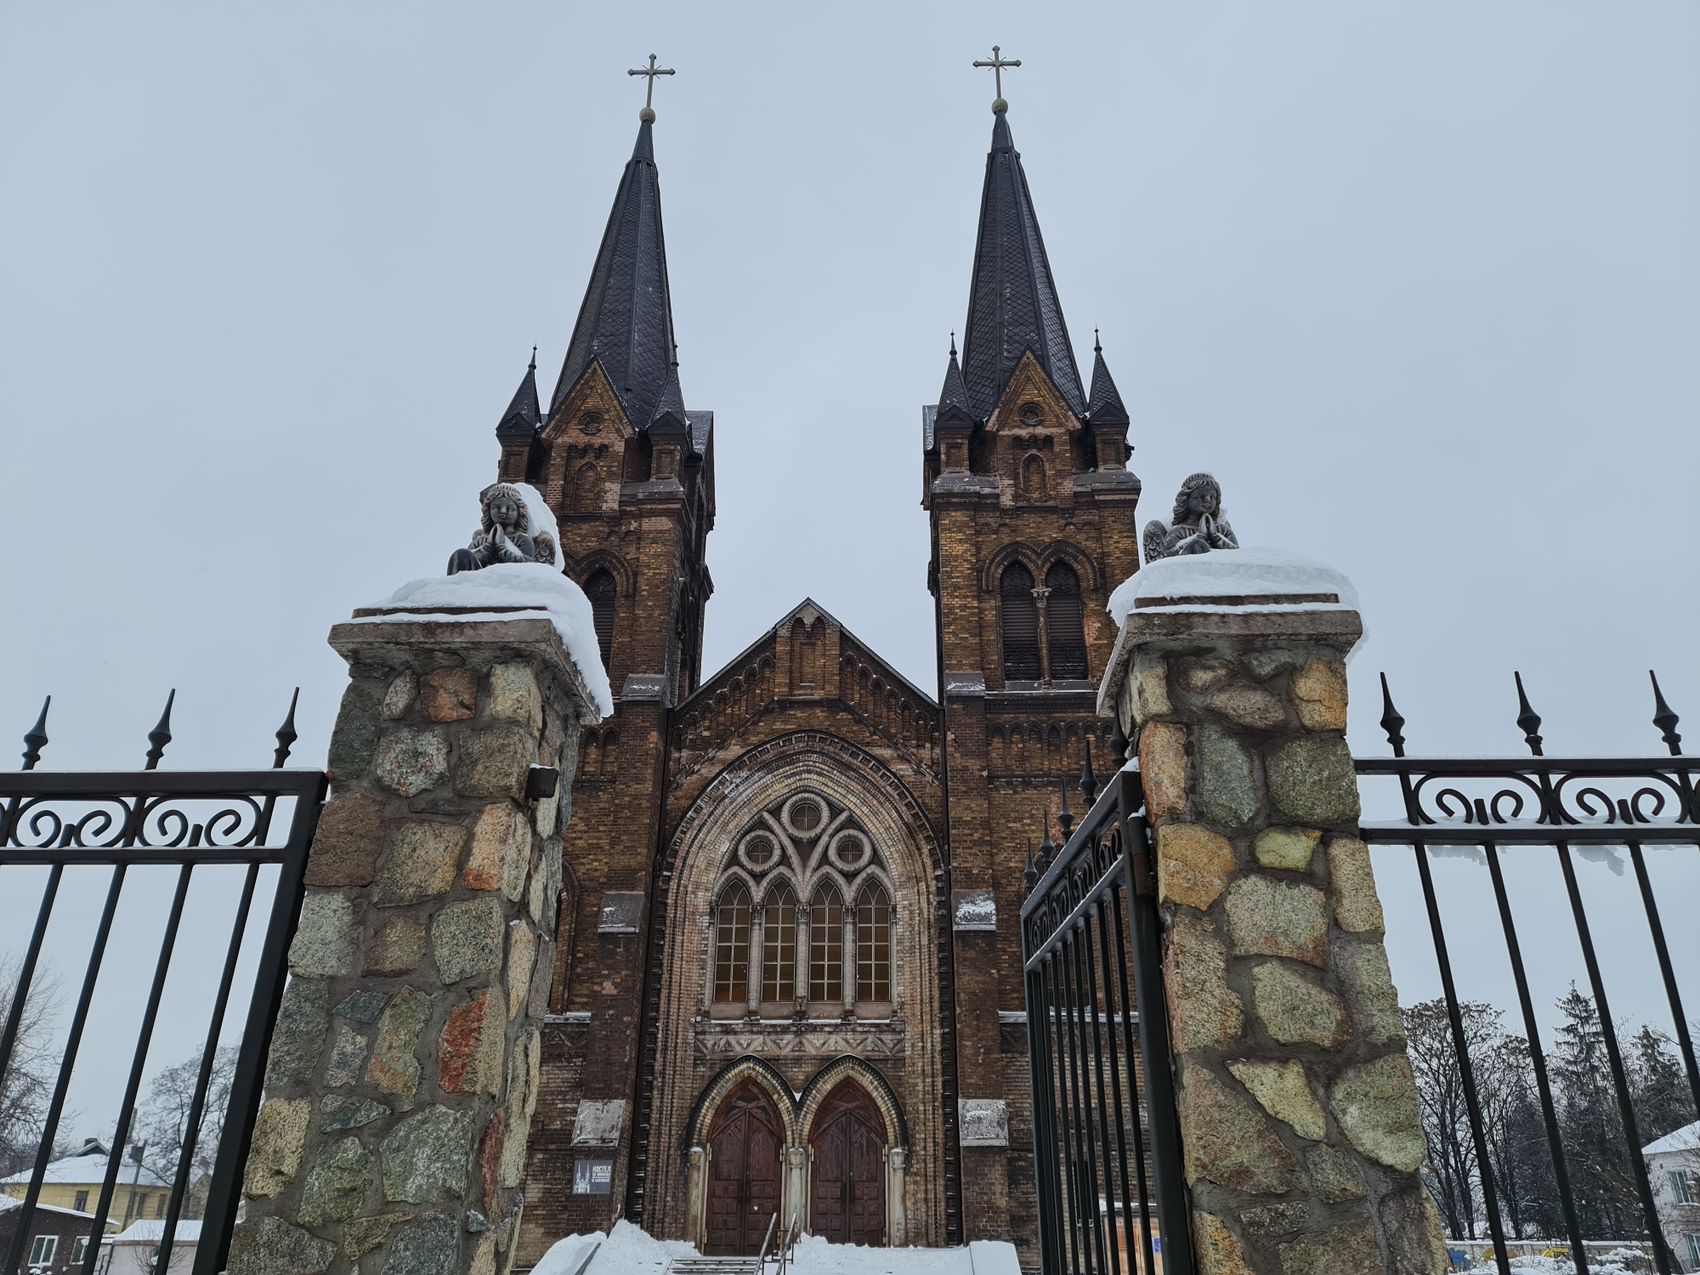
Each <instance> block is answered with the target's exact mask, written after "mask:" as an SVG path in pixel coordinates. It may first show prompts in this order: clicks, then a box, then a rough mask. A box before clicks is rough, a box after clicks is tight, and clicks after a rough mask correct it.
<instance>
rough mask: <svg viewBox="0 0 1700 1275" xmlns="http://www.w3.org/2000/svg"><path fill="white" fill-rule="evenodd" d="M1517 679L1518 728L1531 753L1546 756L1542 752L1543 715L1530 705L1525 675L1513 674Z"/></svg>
mask: <svg viewBox="0 0 1700 1275" xmlns="http://www.w3.org/2000/svg"><path fill="white" fill-rule="evenodd" d="M1511 676H1513V677H1514V678H1516V679H1517V709H1518V712H1517V728H1518V729H1519V730H1521V731H1522V732H1523V742H1524V743H1525V744H1527V745H1528V746H1529V751H1530V752H1531V753H1533V754H1534V755H1535V756H1537V757H1541V756H1544V754H1543V753H1542V752H1541V735H1540V730H1541V715H1540V714H1539V713H1537V712H1536V711H1535V709H1534V706H1533V705H1531V704H1530V703H1529V696H1528V694H1527V693H1526V692H1525V691H1524V690H1523V675H1522V674H1521V673H1518V672H1513V673H1512V675H1511Z"/></svg>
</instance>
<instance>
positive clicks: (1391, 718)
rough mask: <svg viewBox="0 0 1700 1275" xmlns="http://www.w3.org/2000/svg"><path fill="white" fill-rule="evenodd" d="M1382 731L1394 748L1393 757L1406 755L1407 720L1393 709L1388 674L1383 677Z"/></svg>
mask: <svg viewBox="0 0 1700 1275" xmlns="http://www.w3.org/2000/svg"><path fill="white" fill-rule="evenodd" d="M1381 729H1382V730H1384V731H1385V732H1387V742H1388V743H1389V744H1391V745H1392V746H1393V755H1394V756H1395V757H1403V756H1404V755H1405V733H1404V732H1405V719H1404V718H1403V717H1401V716H1400V715H1399V710H1398V709H1396V708H1394V707H1393V693H1392V692H1391V691H1389V690H1388V689H1387V674H1385V673H1383V674H1382V675H1381Z"/></svg>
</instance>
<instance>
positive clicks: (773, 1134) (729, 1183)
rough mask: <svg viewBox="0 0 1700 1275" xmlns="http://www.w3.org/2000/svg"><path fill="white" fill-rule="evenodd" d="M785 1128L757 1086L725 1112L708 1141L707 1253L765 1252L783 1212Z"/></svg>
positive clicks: (742, 1090) (737, 1095)
mask: <svg viewBox="0 0 1700 1275" xmlns="http://www.w3.org/2000/svg"><path fill="white" fill-rule="evenodd" d="M784 1142H785V1137H784V1130H783V1126H781V1125H780V1123H779V1116H778V1114H777V1113H776V1112H775V1111H774V1109H773V1104H772V1103H771V1102H769V1101H768V1100H767V1096H766V1095H765V1094H764V1093H762V1091H761V1090H760V1089H759V1088H757V1087H756V1086H755V1085H754V1084H745V1085H743V1086H741V1087H739V1088H738V1089H737V1090H736V1091H735V1092H734V1093H733V1094H732V1096H731V1097H730V1098H728V1099H727V1100H726V1102H725V1105H723V1106H722V1107H721V1108H720V1114H719V1115H718V1116H716V1117H715V1119H714V1126H713V1128H712V1129H710V1131H709V1135H708V1155H709V1160H708V1239H707V1243H706V1244H705V1245H704V1246H703V1252H705V1253H716V1254H749V1255H753V1254H755V1253H759V1252H760V1251H761V1242H762V1238H763V1237H764V1236H765V1235H766V1234H767V1224H768V1221H769V1220H770V1219H771V1218H772V1217H773V1215H774V1214H775V1213H777V1212H778V1211H779V1183H780V1176H779V1159H780V1156H779V1152H780V1148H781V1147H782V1146H783V1144H784Z"/></svg>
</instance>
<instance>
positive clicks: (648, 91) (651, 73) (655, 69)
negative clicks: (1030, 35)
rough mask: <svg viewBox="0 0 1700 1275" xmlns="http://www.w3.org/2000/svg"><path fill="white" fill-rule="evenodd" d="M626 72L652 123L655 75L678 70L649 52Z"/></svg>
mask: <svg viewBox="0 0 1700 1275" xmlns="http://www.w3.org/2000/svg"><path fill="white" fill-rule="evenodd" d="M994 52H995V50H994ZM626 74H627V75H641V76H643V78H644V86H643V110H641V111H639V112H638V118H639V119H640V120H642V121H643V122H644V123H645V124H653V123H654V122H655V77H656V76H658V75H677V74H678V72H677V71H675V70H674V69H673V68H672V67H670V66H656V65H655V54H653V53H651V54H650V55H649V65H648V66H634V67H633V68H632V69H631V70H629V71H627V72H626Z"/></svg>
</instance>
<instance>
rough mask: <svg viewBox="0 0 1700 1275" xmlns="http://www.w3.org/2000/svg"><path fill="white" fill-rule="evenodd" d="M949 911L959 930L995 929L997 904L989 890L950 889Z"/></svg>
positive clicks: (993, 930) (992, 930)
mask: <svg viewBox="0 0 1700 1275" xmlns="http://www.w3.org/2000/svg"><path fill="white" fill-rule="evenodd" d="M950 911H951V916H952V918H953V920H954V922H955V926H956V928H957V929H959V930H989V931H991V932H993V933H995V932H996V931H997V928H998V904H997V900H996V899H995V898H993V897H992V892H991V891H990V890H952V891H951V892H950Z"/></svg>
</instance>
